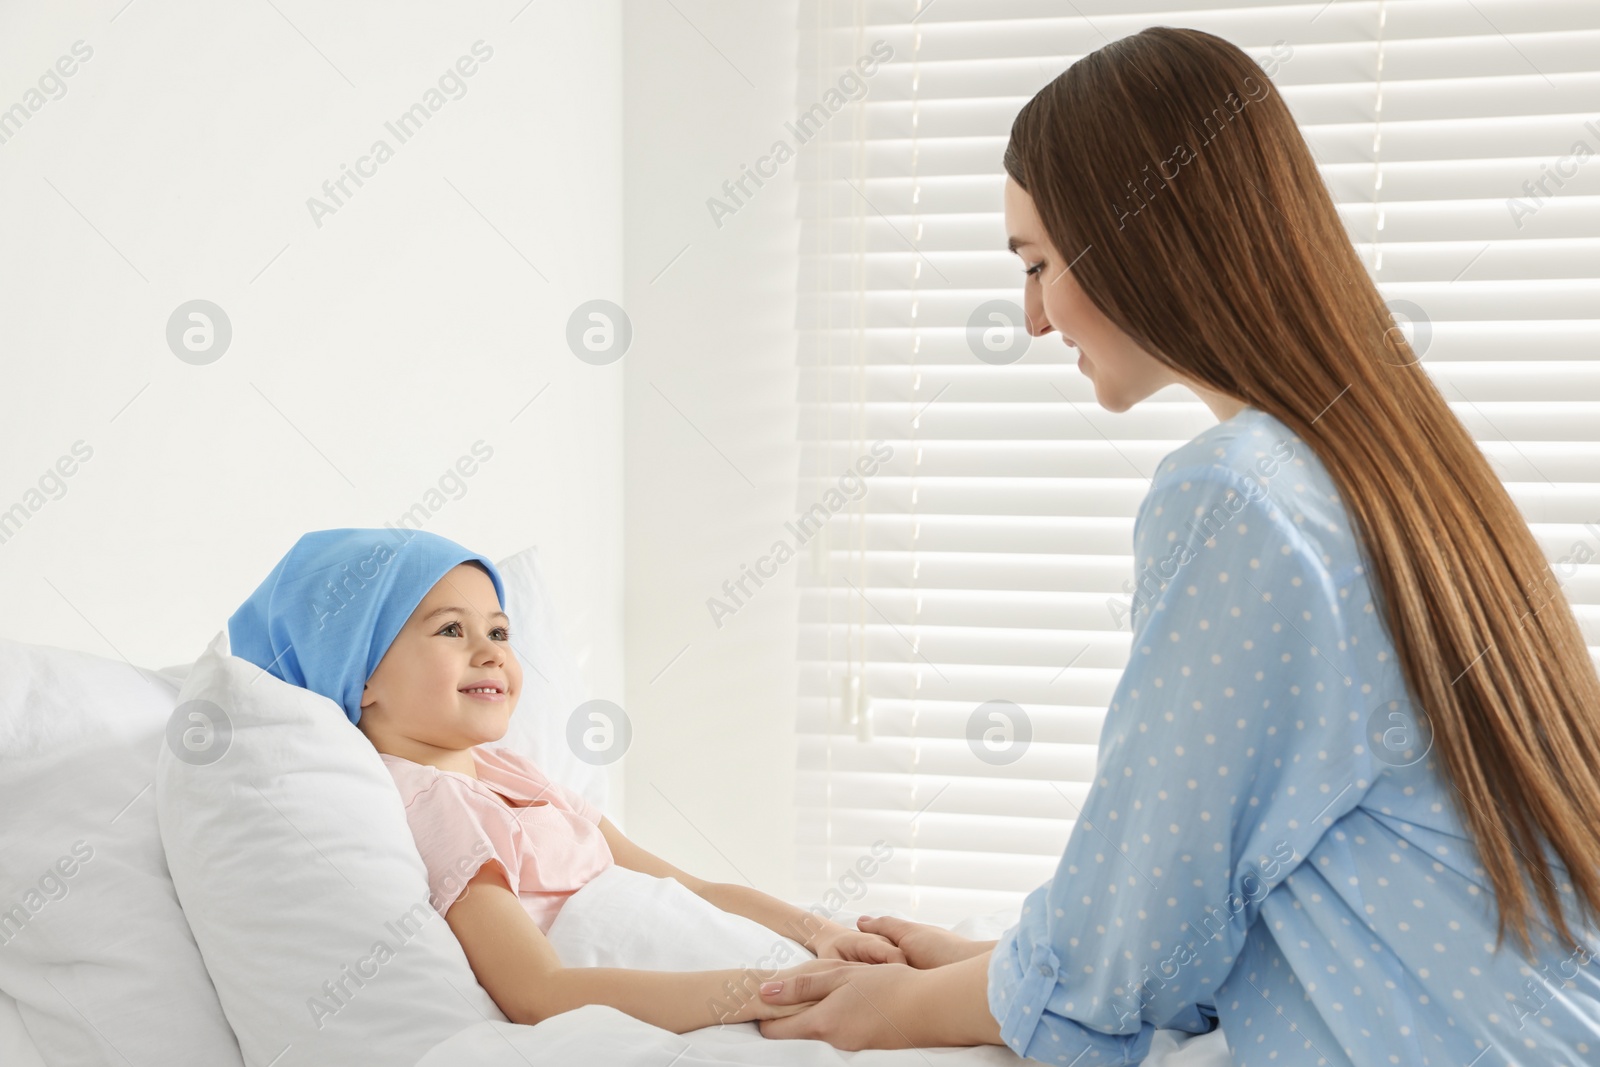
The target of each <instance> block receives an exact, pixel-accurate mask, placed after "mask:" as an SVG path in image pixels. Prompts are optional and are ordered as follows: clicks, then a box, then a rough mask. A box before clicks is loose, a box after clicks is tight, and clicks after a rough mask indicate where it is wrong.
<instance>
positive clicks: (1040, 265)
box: [1022, 259, 1044, 277]
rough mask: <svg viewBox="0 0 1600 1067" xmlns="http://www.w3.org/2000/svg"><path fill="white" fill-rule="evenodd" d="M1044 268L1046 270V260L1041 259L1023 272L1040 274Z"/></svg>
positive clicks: (1030, 274)
mask: <svg viewBox="0 0 1600 1067" xmlns="http://www.w3.org/2000/svg"><path fill="white" fill-rule="evenodd" d="M1042 270H1044V260H1042V259H1041V260H1040V261H1039V262H1037V263H1035V264H1034V265H1033V266H1031V267H1029V268H1028V269H1027V270H1025V271H1023V272H1022V273H1024V274H1026V275H1029V276H1030V277H1031V276H1032V275H1035V274H1038V273H1039V272H1040V271H1042Z"/></svg>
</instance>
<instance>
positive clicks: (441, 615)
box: [357, 563, 522, 759]
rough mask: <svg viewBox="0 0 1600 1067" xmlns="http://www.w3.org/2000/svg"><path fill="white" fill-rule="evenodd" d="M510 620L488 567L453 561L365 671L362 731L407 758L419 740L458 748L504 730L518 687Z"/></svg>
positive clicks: (430, 745) (382, 747) (502, 733)
mask: <svg viewBox="0 0 1600 1067" xmlns="http://www.w3.org/2000/svg"><path fill="white" fill-rule="evenodd" d="M508 626H509V620H508V619H507V618H506V616H505V614H504V613H503V612H502V611H501V610H500V601H499V599H498V598H497V597H496V596H495V592H494V582H493V581H491V580H490V578H489V575H488V574H487V573H485V572H484V571H483V570H482V569H481V568H479V567H478V566H476V565H475V564H471V563H463V564H460V565H459V566H457V567H454V568H452V569H451V571H450V572H449V573H448V574H446V575H445V576H444V577H443V578H441V579H439V581H438V582H437V583H435V584H434V587H433V588H432V589H431V590H429V591H428V595H427V596H425V597H423V598H422V603H420V604H418V605H417V609H416V610H415V611H413V612H412V613H411V617H410V618H409V619H407V620H406V624H405V626H403V627H402V628H401V630H400V634H399V636H398V637H396V638H395V639H394V643H393V644H392V645H390V646H389V650H388V651H387V652H385V653H384V654H383V659H382V660H380V661H379V662H378V668H377V670H375V671H373V672H372V676H371V677H370V678H368V679H367V684H366V687H365V688H364V690H363V691H362V694H361V721H360V722H359V723H358V724H357V725H358V726H359V727H360V728H361V731H362V732H363V733H365V734H366V735H367V737H368V738H370V739H371V740H372V743H373V745H374V746H375V747H376V748H377V749H378V751H379V752H392V753H393V754H395V755H399V756H404V757H406V758H408V759H411V758H414V754H415V753H417V752H418V751H419V750H418V748H417V746H419V745H420V746H427V747H428V748H433V749H445V750H449V751H460V750H462V749H467V748H471V747H473V746H474V745H481V744H484V743H485V742H489V741H498V740H499V739H500V738H502V737H504V736H505V732H506V728H507V727H508V726H509V725H510V724H511V713H512V711H513V710H515V708H516V706H517V698H518V697H519V696H520V695H521V693H522V665H521V664H520V663H518V662H517V657H516V655H515V654H514V653H513V652H512V651H511V641H510V630H509V629H508ZM480 684H482V685H490V684H498V685H499V686H500V687H501V689H502V693H501V695H500V696H499V697H498V698H495V697H484V696H474V695H471V694H469V693H466V692H464V690H466V689H468V688H471V687H473V686H475V685H480ZM397 750H398V751H397Z"/></svg>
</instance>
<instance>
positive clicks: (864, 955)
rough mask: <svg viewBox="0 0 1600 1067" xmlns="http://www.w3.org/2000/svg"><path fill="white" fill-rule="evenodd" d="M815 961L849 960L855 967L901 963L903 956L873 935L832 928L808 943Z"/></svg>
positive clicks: (883, 940)
mask: <svg viewBox="0 0 1600 1067" xmlns="http://www.w3.org/2000/svg"><path fill="white" fill-rule="evenodd" d="M811 951H813V952H815V953H816V954H817V959H819V960H851V961H854V962H856V963H905V962H906V956H905V953H904V952H902V951H901V950H900V949H899V948H897V947H896V946H895V943H894V942H893V941H891V940H889V939H888V938H887V937H884V936H882V935H880V934H876V933H868V932H865V931H864V930H852V929H850V928H849V927H848V926H833V927H831V928H829V929H827V930H824V931H822V932H821V933H819V934H818V935H817V936H816V937H815V938H814V939H813V940H812V942H811Z"/></svg>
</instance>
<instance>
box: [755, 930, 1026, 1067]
mask: <svg viewBox="0 0 1600 1067" xmlns="http://www.w3.org/2000/svg"><path fill="white" fill-rule="evenodd" d="M990 958H991V957H990V954H989V953H988V952H987V951H985V952H982V953H979V954H978V955H976V956H971V957H968V958H967V959H965V960H962V961H961V962H959V963H955V964H951V965H950V966H947V967H935V968H933V969H931V970H917V969H916V968H914V967H907V966H905V965H904V964H900V963H886V964H880V965H878V966H875V967H869V966H865V965H863V964H851V963H841V962H828V963H826V964H823V965H822V966H821V967H814V968H794V970H795V971H801V972H803V973H798V974H794V975H793V976H792V977H788V976H784V975H780V976H779V977H777V978H774V979H772V980H770V981H767V982H763V983H761V999H762V1000H763V1001H765V1002H766V1003H767V1004H768V1005H769V1006H771V1007H774V1008H777V1007H779V1006H784V1007H789V1006H793V1005H797V1004H799V1005H809V1006H808V1007H805V1008H804V1010H802V1011H800V1012H799V1013H797V1014H793V1015H785V1016H783V1017H779V1018H772V1019H768V1020H765V1021H763V1022H762V1023H761V1034H762V1036H763V1037H773V1038H809V1039H812V1040H817V1041H826V1042H828V1043H829V1044H830V1045H832V1046H834V1047H835V1048H840V1049H850V1050H855V1049H864V1048H934V1047H937V1048H949V1047H953V1046H957V1045H998V1044H1001V1043H1002V1042H1001V1040H1000V1024H999V1023H998V1022H996V1021H995V1018H994V1016H993V1015H991V1014H990V1013H989V998H988V981H989V979H988V974H989V961H990ZM817 962H821V961H817Z"/></svg>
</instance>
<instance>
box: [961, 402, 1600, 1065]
mask: <svg viewBox="0 0 1600 1067" xmlns="http://www.w3.org/2000/svg"><path fill="white" fill-rule="evenodd" d="M1133 539H1134V569H1135V574H1134V583H1133V590H1132V593H1131V596H1132V602H1131V604H1129V605H1128V609H1129V611H1128V616H1129V622H1130V624H1131V627H1132V630H1133V642H1132V646H1131V651H1130V656H1129V661H1128V666H1127V668H1126V670H1125V671H1124V673H1123V675H1122V679H1121V681H1120V682H1119V683H1118V685H1117V688H1116V691H1115V693H1114V695H1113V697H1112V701H1111V705H1110V708H1109V710H1108V711H1107V714H1106V719H1105V723H1104V726H1103V728H1102V732H1101V737H1100V748H1099V758H1098V763H1097V767H1096V771H1095V780H1094V782H1093V784H1092V786H1091V788H1090V790H1089V793H1088V796H1087V797H1086V799H1085V801H1084V805H1083V809H1082V811H1081V812H1080V813H1079V817H1078V819H1077V822H1076V824H1075V825H1074V827H1073V830H1072V835H1071V838H1070V840H1069V841H1068V843H1067V847H1066V851H1065V852H1064V854H1063V855H1062V857H1061V862H1060V864H1059V865H1058V867H1057V868H1056V873H1055V875H1054V877H1053V878H1052V879H1051V880H1050V881H1048V882H1046V883H1045V884H1044V885H1042V886H1040V887H1039V888H1038V889H1036V890H1034V891H1033V892H1032V893H1031V894H1029V896H1028V897H1027V899H1026V901H1025V902H1024V906H1023V908H1022V913H1021V915H1020V916H1019V919H1018V922H1017V924H1016V925H1015V926H1013V927H1012V928H1011V929H1009V930H1008V931H1006V933H1005V935H1004V936H1003V937H1001V938H1000V941H999V943H998V944H997V945H996V947H995V951H994V954H993V956H992V958H991V962H990V967H989V992H988V996H989V1007H990V1010H991V1011H992V1012H993V1014H994V1016H995V1018H996V1019H997V1020H998V1021H999V1022H1000V1027H1001V1036H1002V1038H1003V1039H1004V1041H1005V1042H1006V1044H1007V1045H1009V1046H1010V1047H1011V1048H1012V1049H1014V1050H1015V1051H1016V1052H1017V1053H1019V1054H1020V1055H1023V1056H1025V1057H1027V1058H1029V1059H1033V1060H1038V1061H1041V1062H1044V1063H1055V1064H1068V1065H1072V1067H1089V1065H1092V1064H1131V1063H1138V1062H1140V1061H1141V1060H1143V1059H1144V1057H1145V1054H1146V1052H1147V1050H1148V1048H1149V1045H1150V1039H1151V1036H1152V1034H1153V1033H1154V1031H1155V1030H1156V1029H1158V1028H1177V1029H1180V1030H1186V1031H1190V1032H1193V1033H1201V1032H1205V1031H1207V1030H1210V1029H1211V1028H1212V1027H1213V1026H1215V1025H1217V1023H1218V1022H1220V1024H1221V1026H1222V1028H1223V1030H1224V1033H1225V1035H1226V1037H1227V1041H1228V1045H1229V1048H1230V1050H1231V1053H1232V1055H1233V1058H1234V1061H1235V1063H1236V1064H1238V1065H1239V1067H1246V1065H1256V1064H1262V1065H1265V1064H1274V1065H1279V1067H1282V1065H1298V1064H1328V1065H1339V1067H1343V1065H1357V1064H1359V1065H1361V1067H1369V1065H1373V1064H1407V1065H1423V1067H1426V1065H1431V1064H1437V1065H1439V1067H1445V1065H1449V1067H1468V1065H1472V1067H1490V1065H1493V1067H1500V1065H1502V1064H1508V1063H1511V1064H1583V1063H1600V964H1596V963H1593V962H1591V955H1592V953H1594V952H1600V933H1597V931H1596V930H1595V928H1594V927H1593V926H1585V925H1581V924H1579V925H1575V926H1574V927H1573V929H1574V932H1575V933H1576V934H1577V935H1578V936H1579V937H1580V938H1581V939H1582V940H1583V942H1584V943H1583V944H1581V945H1580V947H1579V948H1578V950H1577V951H1573V950H1571V949H1569V948H1566V947H1564V946H1562V945H1561V943H1560V941H1559V939H1557V938H1556V937H1555V936H1554V934H1553V932H1552V931H1551V930H1550V929H1549V927H1548V926H1547V925H1546V924H1545V923H1544V922H1543V921H1542V920H1541V922H1540V923H1539V924H1538V925H1536V926H1534V928H1533V935H1534V937H1535V942H1536V947H1537V948H1538V949H1539V952H1538V954H1537V958H1536V959H1535V960H1533V961H1529V960H1527V959H1525V958H1523V957H1522V956H1520V955H1519V954H1518V953H1517V951H1516V949H1515V947H1514V944H1513V942H1512V941H1511V940H1510V939H1509V938H1508V939H1507V941H1506V942H1505V944H1504V945H1503V946H1502V948H1501V949H1500V950H1499V951H1498V952H1497V951H1496V950H1495V944H1494V942H1495V912H1494V899H1493V896H1492V890H1491V885H1490V883H1489V881H1488V879H1487V876H1486V874H1485V872H1484V871H1483V869H1482V868H1481V866H1480V865H1479V863H1478V856H1477V852H1476V850H1475V848H1474V847H1473V844H1472V841H1471V839H1470V838H1469V837H1468V835H1467V832H1466V830H1465V828H1464V824H1463V823H1462V821H1461V819H1460V817H1459V815H1458V812H1457V808H1456V802H1460V803H1464V801H1463V800H1461V797H1460V794H1459V793H1457V792H1456V790H1455V789H1454V788H1453V787H1452V786H1451V785H1450V783H1449V781H1448V780H1447V779H1446V778H1445V777H1444V769H1443V767H1442V765H1441V763H1440V761H1439V759H1438V752H1437V751H1436V750H1435V749H1434V747H1433V743H1432V742H1433V738H1432V735H1431V726H1430V722H1429V719H1428V716H1427V715H1426V712H1425V711H1424V710H1423V709H1421V708H1419V707H1416V706H1415V705H1414V704H1413V703H1412V702H1411V701H1410V699H1409V697H1408V690H1407V688H1406V685H1405V681H1404V677H1403V675H1402V673H1401V670H1400V666H1399V663H1398V661H1397V659H1396V654H1395V647H1394V643H1393V642H1392V641H1391V640H1390V638H1389V636H1388V633H1387V627H1386V624H1385V623H1384V622H1383V621H1382V618H1381V615H1380V613H1379V610H1378V607H1377V599H1376V597H1375V587H1374V585H1373V584H1372V583H1371V582H1369V577H1370V575H1369V574H1368V571H1367V569H1366V568H1365V567H1364V566H1363V565H1362V559H1361V552H1360V547H1359V546H1360V542H1359V540H1358V534H1357V532H1356V530H1355V529H1354V528H1353V526H1352V522H1351V519H1350V516H1349V515H1348V514H1347V513H1346V512H1345V510H1344V507H1343V505H1342V504H1341V503H1340V500H1339V497H1338V494H1337V492H1336V489H1335V486H1334V484H1333V481H1332V479H1331V478H1330V477H1329V476H1328V473H1327V471H1326V470H1325V468H1324V467H1323V466H1322V464H1321V462H1320V461H1319V460H1318V458H1317V457H1316V456H1315V455H1314V454H1313V453H1312V451H1311V449H1310V447H1309V446H1308V445H1307V444H1306V443H1305V442H1304V441H1303V440H1301V439H1300V438H1298V437H1296V436H1295V435H1294V434H1293V433H1292V432H1291V431H1290V430H1289V429H1288V427H1286V426H1285V425H1284V424H1283V423H1282V422H1280V421H1278V420H1277V419H1276V418H1274V417H1273V416H1271V415H1268V414H1266V413H1264V412H1261V411H1258V410H1255V409H1253V408H1248V407H1247V408H1245V409H1244V410H1243V411H1242V412H1241V413H1240V414H1239V415H1237V416H1235V417H1234V418H1231V419H1228V420H1227V421H1225V422H1222V423H1219V424H1218V425H1216V426H1214V427H1211V428H1210V429H1208V430H1206V431H1205V432H1204V433H1202V434H1200V435H1199V436H1198V437H1196V438H1195V439H1194V440H1192V441H1190V442H1189V443H1187V444H1186V445H1184V446H1183V447H1181V448H1179V449H1177V450H1176V451H1175V452H1173V453H1171V454H1170V455H1168V456H1167V457H1166V458H1165V459H1164V460H1163V461H1162V463H1161V464H1160V467H1159V469H1158V471H1157V474H1156V477H1155V480H1154V481H1153V483H1152V484H1151V487H1150V492H1149V494H1148V496H1146V498H1145V500H1144V502H1143V504H1142V505H1141V506H1140V509H1139V513H1138V517H1137V519H1136V520H1135V524H1134V535H1133ZM1469 669H1470V668H1469ZM1555 872H1556V876H1557V880H1558V881H1560V882H1561V886H1560V888H1561V889H1562V891H1563V893H1564V894H1565V896H1564V897H1563V899H1564V900H1565V901H1567V902H1569V903H1570V901H1571V900H1572V894H1571V887H1570V885H1568V884H1567V883H1566V881H1565V877H1566V876H1565V872H1564V870H1563V869H1562V868H1560V867H1559V866H1557V867H1556V868H1555ZM1569 915H1572V916H1573V918H1574V921H1576V919H1575V913H1572V912H1569Z"/></svg>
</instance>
